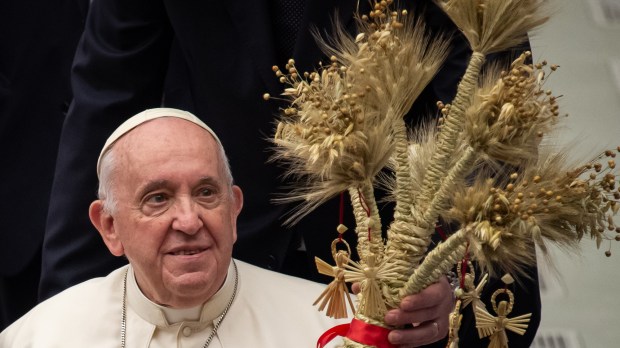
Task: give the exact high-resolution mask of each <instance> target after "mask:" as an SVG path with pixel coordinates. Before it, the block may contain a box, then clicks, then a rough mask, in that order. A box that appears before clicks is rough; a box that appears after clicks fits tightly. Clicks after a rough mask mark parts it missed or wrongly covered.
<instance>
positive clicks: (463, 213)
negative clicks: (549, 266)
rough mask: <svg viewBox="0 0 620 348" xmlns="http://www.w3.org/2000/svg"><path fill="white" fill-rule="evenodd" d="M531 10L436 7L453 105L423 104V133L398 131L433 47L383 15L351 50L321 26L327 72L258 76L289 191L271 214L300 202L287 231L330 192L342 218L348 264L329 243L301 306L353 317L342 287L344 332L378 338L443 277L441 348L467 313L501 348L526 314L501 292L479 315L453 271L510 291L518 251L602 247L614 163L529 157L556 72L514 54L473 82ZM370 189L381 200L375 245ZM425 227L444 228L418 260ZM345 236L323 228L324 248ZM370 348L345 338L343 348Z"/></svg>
mask: <svg viewBox="0 0 620 348" xmlns="http://www.w3.org/2000/svg"><path fill="white" fill-rule="evenodd" d="M544 3H545V1H544V0H460V1H459V0H443V1H441V0H438V1H437V4H438V5H439V6H440V7H441V8H442V9H443V10H444V11H445V12H446V13H447V15H448V16H449V17H450V18H451V19H452V21H453V22H454V23H455V24H456V25H457V26H458V27H459V28H460V30H461V31H462V32H463V34H464V36H465V37H466V38H467V40H468V41H469V44H470V45H471V48H472V50H473V54H472V56H471V59H470V61H469V64H468V67H467V70H466V72H465V75H464V76H463V78H462V80H461V82H460V84H459V86H458V91H457V95H456V97H455V99H454V100H453V102H452V103H451V104H442V103H438V105H439V109H440V111H441V116H442V117H441V118H440V119H439V121H437V120H433V121H432V123H430V124H428V125H426V126H423V127H418V128H417V129H415V130H408V129H407V127H406V124H405V121H404V119H403V117H404V115H405V114H406V113H407V112H408V111H409V109H410V108H411V106H412V104H413V102H414V101H415V100H416V98H417V97H418V95H419V94H420V93H421V91H422V90H423V89H424V87H425V86H426V85H427V83H428V82H429V81H430V80H431V79H432V78H433V76H434V75H435V73H436V71H437V70H438V69H439V68H440V67H441V65H442V63H443V60H444V58H445V56H446V53H447V51H448V48H449V42H448V41H447V40H445V39H442V38H440V37H434V38H430V37H428V36H427V35H426V32H425V27H424V24H423V23H422V21H421V20H420V19H416V18H413V16H411V15H408V14H407V12H406V11H403V10H397V9H394V8H393V7H394V4H392V1H391V0H388V1H381V2H376V3H374V5H375V6H374V9H373V10H372V12H370V13H367V14H360V16H359V19H358V30H359V31H358V32H359V34H358V35H357V36H356V37H351V36H350V35H348V34H346V33H345V31H344V29H342V28H341V27H338V23H336V26H337V30H336V31H335V34H334V35H333V36H332V38H331V39H329V40H328V41H325V40H322V41H320V42H321V44H322V46H323V48H324V50H325V52H326V53H327V54H328V56H331V63H330V64H327V65H322V66H321V68H320V69H319V70H317V71H315V72H311V73H307V72H306V73H301V72H298V71H297V70H296V68H295V65H294V61H292V60H291V61H289V63H288V64H287V66H286V70H285V71H282V70H280V69H278V68H277V67H274V72H275V73H276V76H277V77H278V78H279V79H280V81H281V82H282V83H284V84H285V85H286V88H285V91H284V93H283V96H284V98H286V100H288V102H289V104H290V105H289V106H288V107H287V108H285V109H283V111H282V115H281V116H280V119H279V122H278V126H277V130H276V134H275V137H274V143H275V145H276V146H275V155H274V159H275V160H278V161H283V162H284V163H286V164H288V174H289V175H290V176H292V177H294V178H296V179H297V182H298V186H297V188H296V189H293V190H292V191H291V192H290V193H289V195H288V196H287V197H286V198H285V199H284V201H298V202H301V204H300V207H299V210H296V212H295V213H294V215H292V217H291V221H293V222H294V221H295V220H297V219H300V218H302V217H303V216H304V215H305V214H306V213H307V212H309V211H310V210H312V209H313V208H315V207H317V206H318V205H320V204H321V203H323V202H325V201H326V200H328V199H330V198H333V197H334V196H337V195H339V194H340V193H341V192H343V191H346V192H348V194H349V196H350V198H351V203H352V206H353V210H354V215H355V220H356V227H355V232H356V234H357V238H358V243H357V252H358V255H359V260H357V261H354V260H352V259H351V257H352V256H351V250H350V249H349V247H348V245H346V243H345V242H344V241H342V240H341V239H336V240H335V241H334V243H333V245H332V253H333V255H334V264H333V265H331V264H328V263H327V262H325V261H322V260H317V265H318V268H319V272H321V273H324V274H327V275H330V276H333V277H334V281H333V282H332V283H331V284H330V285H329V286H328V288H327V290H326V291H325V292H324V293H323V294H321V295H320V297H319V299H318V300H317V302H316V303H315V304H319V305H320V309H326V310H327V315H329V316H332V317H344V316H346V312H347V303H348V304H349V305H350V306H351V307H353V303H352V301H351V299H350V298H349V297H348V292H347V289H346V285H345V282H358V283H359V284H360V287H361V292H360V293H359V294H358V297H357V306H356V307H357V308H355V309H354V312H355V319H354V321H355V320H357V322H363V323H364V324H368V325H369V327H372V326H376V327H383V328H388V329H389V327H387V326H386V325H385V324H384V323H383V317H384V314H385V312H386V311H387V310H389V309H391V308H396V307H398V305H399V302H400V301H401V299H402V298H403V297H405V296H407V295H410V294H415V293H418V292H419V291H421V290H422V289H424V288H425V287H427V286H428V285H430V284H432V283H434V282H437V281H438V280H439V279H440V278H441V277H443V276H445V275H446V274H447V273H449V272H450V271H451V270H453V269H454V268H455V267H458V268H459V272H458V275H459V276H460V277H461V279H460V281H459V283H460V287H459V288H458V289H457V290H456V292H455V293H456V294H457V302H456V308H455V312H454V313H453V314H452V316H451V320H450V321H451V327H450V341H449V343H448V345H449V347H451V348H454V347H457V346H458V330H459V323H460V311H462V310H464V309H466V308H468V307H469V308H471V310H473V311H474V313H475V318H476V327H477V329H478V334H479V335H480V337H489V339H490V342H491V343H490V346H489V347H507V337H506V330H511V331H513V332H515V333H518V334H523V333H524V332H525V330H526V329H527V323H528V322H529V315H522V316H519V317H513V318H511V317H510V316H509V313H510V310H511V308H512V305H513V303H514V301H515V299H514V296H513V294H512V293H511V292H510V291H509V290H506V289H501V290H498V291H500V292H496V293H495V294H494V295H493V298H492V302H493V310H491V309H487V308H486V307H485V305H484V304H483V303H482V301H480V298H479V297H480V293H481V291H482V288H483V287H484V285H485V283H486V280H487V276H486V275H484V276H482V277H479V278H480V279H481V281H480V282H479V283H478V284H474V278H475V276H474V274H473V269H472V268H471V264H470V263H469V262H464V261H463V260H464V259H467V260H473V261H476V262H477V263H478V265H479V266H480V267H481V269H482V270H484V271H486V272H491V273H492V274H493V273H495V274H498V272H501V274H507V275H513V276H515V277H518V276H519V275H522V273H523V270H524V267H527V266H533V265H535V264H536V256H535V247H534V245H537V246H538V247H539V249H540V250H541V251H542V252H543V253H545V252H546V247H545V245H546V243H555V244H559V245H560V246H561V247H564V248H566V249H569V250H570V249H573V250H576V249H577V248H578V245H579V241H580V240H581V239H582V238H583V237H584V236H589V237H591V238H592V239H594V240H595V241H596V243H597V247H598V246H600V245H601V243H602V242H604V241H605V242H606V241H609V243H611V240H613V239H618V237H617V236H616V235H615V234H616V233H617V232H618V229H617V228H616V227H615V225H614V221H613V216H614V215H615V214H616V213H617V212H618V209H619V207H620V203H618V201H619V200H620V192H619V190H618V188H617V179H616V176H615V162H614V157H615V156H616V153H617V152H618V151H620V148H618V149H614V150H608V151H605V152H603V153H601V155H600V156H598V157H597V158H594V159H592V160H591V161H588V162H587V163H571V162H570V161H569V159H568V158H567V156H566V155H567V152H569V150H568V149H557V148H555V149H554V150H553V149H552V146H549V145H545V144H546V143H545V142H542V145H541V140H542V138H543V135H544V134H546V133H549V132H550V131H551V130H552V129H553V127H554V126H555V124H556V123H557V121H558V119H559V118H560V116H559V115H560V113H559V111H558V105H557V101H556V97H555V96H553V94H552V92H551V91H547V90H544V88H543V87H544V83H545V81H546V80H547V78H548V76H549V75H550V73H551V72H553V71H555V70H556V69H557V66H554V65H547V64H546V63H545V62H542V63H538V64H531V63H529V61H530V53H529V52H526V53H524V54H522V55H521V56H520V57H519V58H517V59H516V60H515V61H514V62H512V64H511V65H510V66H508V67H506V66H504V67H494V68H493V67H491V68H488V69H486V68H485V70H484V72H482V66H483V64H484V62H485V57H486V56H487V55H488V54H491V53H494V52H499V51H502V50H506V49H509V48H511V47H514V46H516V45H518V44H520V43H522V42H523V41H524V40H525V39H526V35H527V32H528V31H530V30H532V29H534V28H536V27H538V26H539V25H541V24H543V23H544V22H545V21H546V20H547V14H546V12H545V11H544V9H543V8H542V6H543V5H544ZM265 97H266V98H267V97H268V96H267V95H266V96H265ZM385 168H388V169H389V171H386V170H384V169H385ZM502 168H503V169H502ZM505 168H516V169H512V170H510V171H508V172H506V170H505ZM386 173H390V174H386ZM498 173H500V174H498ZM377 186H382V187H384V188H385V187H387V189H388V190H389V192H391V197H392V198H393V199H394V201H395V211H394V218H393V221H392V222H391V224H390V225H389V227H388V228H387V238H383V236H382V226H381V222H380V219H379V214H378V210H377V202H376V200H375V196H374V190H375V188H376V187H377ZM439 219H442V220H443V221H447V222H453V223H456V224H457V225H458V226H460V227H459V229H458V231H456V232H454V233H452V234H450V235H448V236H447V238H446V239H445V240H444V241H443V242H442V243H440V244H439V245H437V246H436V247H434V248H429V244H430V241H431V236H432V234H433V233H434V232H435V225H436V223H437V221H438V220H439ZM345 229H346V228H345V227H344V226H338V232H339V233H343V232H344V230H345ZM429 249H430V250H431V251H430V252H429ZM607 253H609V251H607ZM547 261H548V260H547ZM468 265H469V270H467V271H464V270H463V271H461V270H462V267H467V266H468ZM501 274H499V275H501ZM510 278H511V277H510V276H505V277H504V278H502V279H503V280H504V281H505V282H506V283H510V282H511V281H512V280H511V279H510ZM500 298H501V299H503V300H501V301H500ZM372 346H374V345H368V344H363V343H360V342H355V341H354V340H352V339H351V338H348V337H345V338H344V343H343V347H372Z"/></svg>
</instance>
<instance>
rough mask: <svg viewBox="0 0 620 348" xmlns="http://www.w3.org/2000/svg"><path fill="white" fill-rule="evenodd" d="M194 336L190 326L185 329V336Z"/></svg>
mask: <svg viewBox="0 0 620 348" xmlns="http://www.w3.org/2000/svg"><path fill="white" fill-rule="evenodd" d="M191 334H192V329H191V328H190V327H189V326H186V327H184V328H183V336H185V337H189V336H190V335H191Z"/></svg>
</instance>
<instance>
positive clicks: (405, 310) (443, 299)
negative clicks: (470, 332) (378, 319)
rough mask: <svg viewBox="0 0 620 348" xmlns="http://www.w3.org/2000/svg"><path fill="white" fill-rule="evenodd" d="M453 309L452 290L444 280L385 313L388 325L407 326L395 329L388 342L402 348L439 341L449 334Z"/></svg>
mask: <svg viewBox="0 0 620 348" xmlns="http://www.w3.org/2000/svg"><path fill="white" fill-rule="evenodd" d="M453 309H454V296H453V294H452V287H451V286H450V284H449V282H448V279H447V278H446V277H442V278H441V279H440V280H439V281H438V282H437V283H434V284H432V285H430V286H429V287H427V288H426V289H424V290H422V291H421V292H420V293H418V294H415V295H410V296H407V297H405V298H403V300H402V301H401V303H400V307H399V308H397V309H392V310H390V311H388V312H387V313H386V314H385V323H386V324H388V325H392V326H395V327H404V328H403V329H396V330H392V331H391V332H390V333H389V335H388V340H389V341H390V343H392V344H395V345H399V346H400V347H419V346H423V345H427V344H431V343H434V342H437V341H439V340H441V339H443V338H444V337H446V335H447V334H448V330H449V321H448V320H449V315H450V313H451V312H452V310H453Z"/></svg>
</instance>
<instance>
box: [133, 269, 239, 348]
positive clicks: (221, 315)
mask: <svg viewBox="0 0 620 348" xmlns="http://www.w3.org/2000/svg"><path fill="white" fill-rule="evenodd" d="M232 263H233V266H234V267H235V286H234V289H233V294H232V296H231V297H230V300H229V301H228V303H227V304H226V308H224V311H223V312H222V314H220V316H219V317H218V318H217V321H216V322H215V324H214V325H213V330H211V334H210V335H209V337H208V338H207V340H206V341H205V344H204V345H203V346H202V348H207V347H208V346H209V344H211V340H213V337H215V334H216V333H217V329H218V328H219V327H220V324H221V323H222V321H224V317H226V313H228V310H229V309H230V306H232V303H233V301H234V300H235V296H236V295H237V285H238V284H239V271H238V270H237V264H235V261H234V260H232ZM128 272H129V268H128V269H127V270H126V271H125V278H124V279H123V316H122V319H121V348H125V334H126V332H127V273H128Z"/></svg>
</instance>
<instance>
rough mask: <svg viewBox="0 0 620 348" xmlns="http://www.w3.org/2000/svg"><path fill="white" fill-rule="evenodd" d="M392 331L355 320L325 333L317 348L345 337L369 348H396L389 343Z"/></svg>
mask: <svg viewBox="0 0 620 348" xmlns="http://www.w3.org/2000/svg"><path fill="white" fill-rule="evenodd" d="M390 331H391V330H390V329H386V328H384V327H381V326H377V325H372V324H368V323H365V322H363V321H361V320H358V319H353V320H352V321H351V323H350V324H342V325H338V326H334V327H333V328H331V329H329V330H327V331H325V333H323V334H322V335H321V337H319V340H318V341H317V343H316V347H317V348H323V347H325V345H327V344H328V343H329V342H330V341H331V340H333V339H334V338H336V337H338V336H343V337H346V338H348V339H350V340H352V341H355V342H357V343H361V344H365V345H367V346H374V347H377V348H396V346H395V345H393V344H391V343H390V342H389V341H388V337H387V336H388V334H389V333H390Z"/></svg>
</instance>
